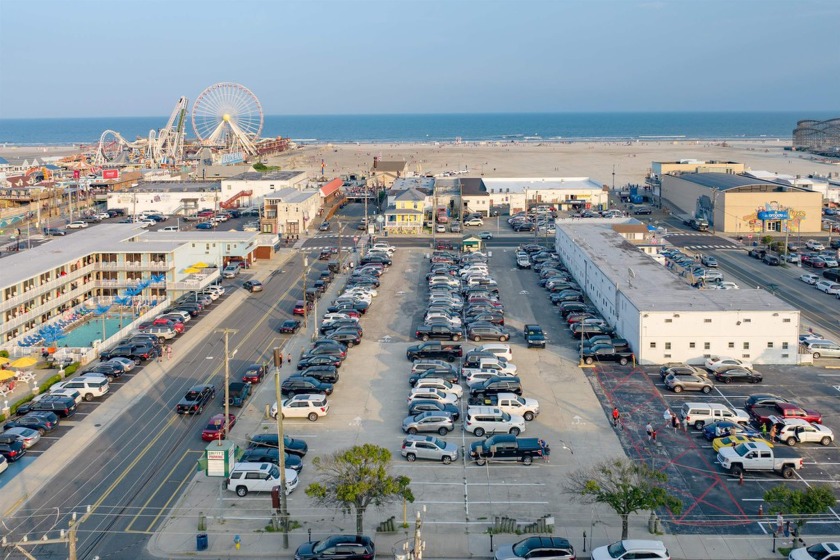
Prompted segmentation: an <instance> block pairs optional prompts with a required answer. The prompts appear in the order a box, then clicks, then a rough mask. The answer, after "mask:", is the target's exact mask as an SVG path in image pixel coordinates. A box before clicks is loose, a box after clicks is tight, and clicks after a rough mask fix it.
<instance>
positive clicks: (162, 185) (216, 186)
mask: <svg viewBox="0 0 840 560" xmlns="http://www.w3.org/2000/svg"><path fill="white" fill-rule="evenodd" d="M221 188H222V184H221V183H220V182H219V181H149V182H143V183H140V184H139V185H137V186H136V187H132V188H131V189H128V190H127V191H121V192H123V193H124V192H212V191H218V190H221Z"/></svg>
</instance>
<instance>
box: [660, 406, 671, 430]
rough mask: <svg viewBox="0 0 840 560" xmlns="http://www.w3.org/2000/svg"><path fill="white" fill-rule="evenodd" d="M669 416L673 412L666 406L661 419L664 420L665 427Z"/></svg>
mask: <svg viewBox="0 0 840 560" xmlns="http://www.w3.org/2000/svg"><path fill="white" fill-rule="evenodd" d="M671 416H673V413H672V412H671V410H670V409H668V408H666V409H665V412H663V413H662V419H663V420H664V421H665V427H666V428H667V427H668V424H670V423H671Z"/></svg>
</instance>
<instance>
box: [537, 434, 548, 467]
mask: <svg viewBox="0 0 840 560" xmlns="http://www.w3.org/2000/svg"><path fill="white" fill-rule="evenodd" d="M537 443H538V444H539V446H540V455H541V456H542V458H543V461H545V462H546V463H548V456H549V455H550V454H551V449H550V448H549V447H548V444H547V443H546V442H545V440H544V439H539V440H537Z"/></svg>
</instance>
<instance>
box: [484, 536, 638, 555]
mask: <svg viewBox="0 0 840 560" xmlns="http://www.w3.org/2000/svg"><path fill="white" fill-rule="evenodd" d="M493 558H494V560H520V559H523V560H525V559H527V560H538V559H540V560H541V559H545V560H575V558H577V557H576V556H575V549H574V547H573V546H572V545H571V543H570V542H569V541H568V540H566V539H564V538H562V537H528V538H527V539H524V540H521V541H519V542H517V543H513V544H507V545H500V546H499V548H498V549H497V550H496V554H495V556H494V557H493ZM638 558H644V557H642V556H639V557H638Z"/></svg>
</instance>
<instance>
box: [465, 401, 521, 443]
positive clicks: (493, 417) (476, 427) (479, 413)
mask: <svg viewBox="0 0 840 560" xmlns="http://www.w3.org/2000/svg"><path fill="white" fill-rule="evenodd" d="M464 430H465V431H467V432H470V433H471V434H473V435H475V436H476V437H481V436H483V435H484V434H512V435H514V436H518V435H519V434H520V433H522V432H524V431H525V419H524V418H523V417H522V416H517V415H515V414H508V413H507V412H505V411H503V410H502V409H501V408H499V407H496V406H471V407H469V408H467V414H466V416H465V417H464Z"/></svg>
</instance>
